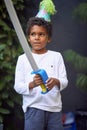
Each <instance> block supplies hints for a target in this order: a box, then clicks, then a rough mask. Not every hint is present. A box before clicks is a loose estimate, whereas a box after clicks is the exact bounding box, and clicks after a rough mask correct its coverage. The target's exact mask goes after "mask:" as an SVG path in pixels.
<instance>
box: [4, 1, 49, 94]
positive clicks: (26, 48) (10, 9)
mask: <svg viewBox="0 0 87 130" xmlns="http://www.w3.org/2000/svg"><path fill="white" fill-rule="evenodd" d="M4 2H5V5H6V8H7V11H8V14H9V16H10V19H11V21H12V24H13V26H14V29H15V31H16V34H17V36H18V39H19V41H20V44H21V46H22V48H23V50H24V52H25V54H26V56H27V58H28V61H29V63H30V64H31V67H32V69H33V73H34V74H39V75H40V76H41V78H42V80H43V84H41V85H40V86H41V88H42V92H41V93H43V94H44V93H47V92H48V90H47V88H46V87H45V84H46V80H47V79H48V76H47V73H46V71H45V70H44V69H39V68H38V66H37V64H36V62H35V60H34V58H33V56H32V53H31V49H30V47H29V45H28V42H27V39H26V37H25V35H24V32H23V30H22V27H21V24H20V22H19V20H18V17H17V14H16V11H15V8H14V6H13V3H12V1H11V0H4Z"/></svg>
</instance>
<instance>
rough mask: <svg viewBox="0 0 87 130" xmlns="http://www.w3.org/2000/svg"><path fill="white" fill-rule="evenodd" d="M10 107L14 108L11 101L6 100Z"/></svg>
mask: <svg viewBox="0 0 87 130" xmlns="http://www.w3.org/2000/svg"><path fill="white" fill-rule="evenodd" d="M6 103H7V104H8V105H9V106H10V107H14V102H13V101H11V100H7V102H6Z"/></svg>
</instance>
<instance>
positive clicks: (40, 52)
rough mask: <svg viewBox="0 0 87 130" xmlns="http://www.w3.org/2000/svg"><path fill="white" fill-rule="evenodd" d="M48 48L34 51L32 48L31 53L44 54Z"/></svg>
mask: <svg viewBox="0 0 87 130" xmlns="http://www.w3.org/2000/svg"><path fill="white" fill-rule="evenodd" d="M47 51H48V50H43V51H35V50H32V52H33V53H35V54H44V53H46V52H47Z"/></svg>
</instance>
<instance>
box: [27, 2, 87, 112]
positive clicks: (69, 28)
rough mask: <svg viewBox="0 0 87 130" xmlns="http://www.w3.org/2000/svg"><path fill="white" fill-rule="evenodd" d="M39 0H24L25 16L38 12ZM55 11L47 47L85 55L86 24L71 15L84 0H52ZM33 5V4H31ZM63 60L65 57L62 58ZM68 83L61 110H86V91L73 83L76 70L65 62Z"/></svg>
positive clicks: (86, 49) (86, 54)
mask: <svg viewBox="0 0 87 130" xmlns="http://www.w3.org/2000/svg"><path fill="white" fill-rule="evenodd" d="M39 2H40V0H33V1H28V0H25V5H26V9H25V17H26V19H27V20H28V18H29V17H32V16H35V15H36V14H37V12H38V7H39ZM53 2H54V4H55V6H56V10H57V13H56V14H55V15H54V16H52V18H51V19H52V23H53V37H52V41H51V43H50V44H49V45H48V49H51V50H54V51H59V52H61V53H62V54H63V52H64V51H66V50H68V49H73V50H74V51H76V52H77V53H79V54H80V55H83V56H87V45H86V44H87V24H86V23H83V22H79V21H77V20H76V19H74V17H73V10H74V9H75V8H76V7H77V6H78V4H79V3H81V2H87V1H86V0H54V1H53ZM32 5H33V6H32ZM64 61H65V59H64ZM65 65H66V69H67V75H68V80H69V84H68V87H67V88H66V89H65V90H63V91H62V101H63V111H64V112H68V111H73V112H75V111H77V110H78V109H81V110H87V105H86V104H87V92H84V91H81V90H80V89H78V88H77V87H76V85H75V83H76V72H75V69H74V68H73V66H71V65H70V64H69V63H66V61H65Z"/></svg>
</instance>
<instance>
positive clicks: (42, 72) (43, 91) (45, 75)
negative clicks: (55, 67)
mask: <svg viewBox="0 0 87 130" xmlns="http://www.w3.org/2000/svg"><path fill="white" fill-rule="evenodd" d="M31 74H39V75H40V76H41V78H42V80H43V84H41V85H40V86H41V88H42V92H41V93H42V94H45V93H47V92H48V91H49V90H48V89H47V88H46V86H45V84H46V80H47V79H48V75H47V73H46V71H45V70H44V69H39V70H37V71H33V72H32V73H31Z"/></svg>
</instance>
